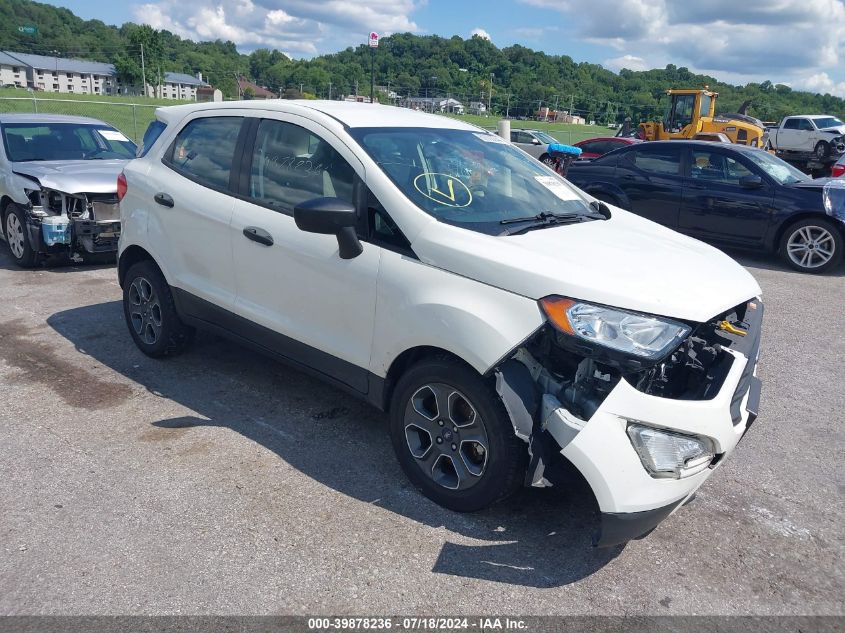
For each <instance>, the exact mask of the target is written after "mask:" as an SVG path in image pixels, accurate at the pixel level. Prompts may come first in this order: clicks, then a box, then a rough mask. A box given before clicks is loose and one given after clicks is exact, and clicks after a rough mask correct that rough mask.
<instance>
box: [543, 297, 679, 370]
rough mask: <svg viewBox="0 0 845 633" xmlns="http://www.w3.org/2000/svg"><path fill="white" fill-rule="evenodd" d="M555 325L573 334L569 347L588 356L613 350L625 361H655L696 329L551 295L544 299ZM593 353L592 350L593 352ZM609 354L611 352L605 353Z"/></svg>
mask: <svg viewBox="0 0 845 633" xmlns="http://www.w3.org/2000/svg"><path fill="white" fill-rule="evenodd" d="M540 305H541V306H542V308H543V311H544V312H545V313H546V316H547V317H548V319H549V321H550V322H551V324H552V325H553V326H554V327H555V328H556V329H557V330H558V331H560V332H562V333H564V334H568V335H569V337H571V341H570V344H569V345H568V347H573V348H574V349H573V351H577V352H580V353H584V354H585V355H587V356H596V355H602V354H601V353H599V354H596V353H594V352H595V351H596V350H598V351H599V352H601V351H602V350H606V351H607V352H610V354H609V355H610V356H611V358H608V359H606V360H607V361H612V357H613V356H617V357H621V359H620V360H621V362H620V361H617V362H616V363H613V364H617V365H625V364H629V363H626V362H625V360H628V359H630V360H634V361H635V362H636V361H640V362H639V363H637V364H639V365H650V364H653V363H655V362H657V361H659V360H661V359H662V358H664V357H665V356H666V355H667V354H669V353H670V352H672V351H673V350H675V349H676V348H677V347H678V345H680V343H681V342H682V341H683V340H684V339H685V338H686V337H687V336H688V335H689V333H690V332H691V330H692V328H690V326H688V325H686V324H685V323H680V322H678V321H673V320H671V319H666V318H664V317H657V316H651V315H646V314H638V313H636V312H628V311H627V310H620V309H619V308H611V307H607V306H601V305H595V304H591V303H585V302H583V301H575V300H573V299H567V298H565V297H557V296H551V297H546V298H545V299H542V300H541V301H540ZM591 351H592V352H593V353H590V352H591ZM605 355H607V354H605Z"/></svg>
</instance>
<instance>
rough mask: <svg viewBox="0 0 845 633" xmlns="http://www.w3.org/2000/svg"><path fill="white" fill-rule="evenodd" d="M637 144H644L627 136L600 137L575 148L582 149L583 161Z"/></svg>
mask: <svg viewBox="0 0 845 633" xmlns="http://www.w3.org/2000/svg"><path fill="white" fill-rule="evenodd" d="M635 143H642V140H640V139H638V138H629V137H625V136H599V137H596V138H588V139H587V140H586V141H579V142H577V143H575V144H574V146H575V147H580V148H581V160H592V159H594V158H598V157H599V156H604V155H605V154H607V153H608V152H612V151H613V150H615V149H619V148H620V147H626V146H627V145H633V144H635Z"/></svg>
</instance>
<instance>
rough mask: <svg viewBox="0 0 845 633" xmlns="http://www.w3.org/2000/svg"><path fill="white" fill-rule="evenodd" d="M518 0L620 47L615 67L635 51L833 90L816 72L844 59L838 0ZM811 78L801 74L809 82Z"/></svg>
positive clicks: (843, 8) (659, 60) (584, 35)
mask: <svg viewBox="0 0 845 633" xmlns="http://www.w3.org/2000/svg"><path fill="white" fill-rule="evenodd" d="M521 2H523V3H524V4H527V5H531V6H535V7H541V8H544V9H548V10H553V11H556V12H559V13H562V14H563V15H564V16H565V19H566V21H567V23H568V24H570V25H572V28H573V29H574V31H575V34H576V36H577V37H579V38H580V39H581V40H583V41H588V42H592V43H597V44H602V45H605V46H610V47H612V48H615V49H617V50H619V51H620V53H621V55H620V56H619V57H614V58H613V59H609V60H607V64H608V66H609V67H611V68H614V70H615V69H616V67H623V66H628V67H630V64H625V63H624V60H625V59H626V58H638V59H640V60H642V61H643V65H644V66H645V67H659V66H662V65H665V64H666V63H673V64H676V65H678V66H687V67H688V68H690V69H692V70H696V71H702V70H703V69H708V70H709V71H710V72H711V73H713V74H716V76H717V77H720V78H721V77H722V76H723V75H725V74H731V75H732V76H734V77H738V78H744V80H745V81H750V80H753V79H751V78H752V77H759V76H768V77H770V78H771V79H773V80H775V81H781V82H784V81H787V80H789V79H791V78H796V77H797V78H801V77H808V78H810V77H816V80H815V84H818V85H819V86H820V87H822V88H825V87H828V86H833V89H839V88H838V85H837V84H836V81H835V80H831V83H830V84H827V83H826V82H825V81H824V80H823V79H820V78H818V75H819V74H820V73H825V72H826V71H833V70H834V69H836V68H837V66H839V65H840V64H841V63H842V62H843V61H845V46H843V43H845V3H843V2H842V0H751V1H747V2H745V3H737V2H736V0H710V1H708V2H706V3H688V2H678V1H675V0H521ZM620 63H621V66H620ZM632 69H633V68H632ZM793 83H795V82H793ZM815 84H814V83H813V82H810V81H809V79H807V80H805V81H804V85H805V86H806V87H807V88H808V89H809V88H810V86H811V85H815Z"/></svg>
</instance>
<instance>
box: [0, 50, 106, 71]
mask: <svg viewBox="0 0 845 633" xmlns="http://www.w3.org/2000/svg"><path fill="white" fill-rule="evenodd" d="M2 52H3V54H4V55H7V56H8V57H10V58H11V59H13V60H17V61H16V62H13V63H14V65H23V66H31V67H32V68H35V69H37V70H61V71H64V72H72V73H86V74H87V73H93V74H96V75H114V74H115V70H114V66H113V65H112V64H104V63H102V62H92V61H88V60H86V59H68V58H66V57H52V56H49V55H33V54H31V53H15V52H14V51H2ZM3 63H9V62H3Z"/></svg>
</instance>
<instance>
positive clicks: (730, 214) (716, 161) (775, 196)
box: [567, 141, 845, 273]
mask: <svg viewBox="0 0 845 633" xmlns="http://www.w3.org/2000/svg"><path fill="white" fill-rule="evenodd" d="M567 178H568V179H569V180H570V181H571V182H572V183H574V184H575V185H577V186H578V187H580V188H581V189H583V190H584V191H586V192H587V193H589V194H590V195H592V196H594V197H596V198H598V199H600V200H603V201H605V202H608V203H610V204H613V205H616V206H618V207H621V208H623V209H627V210H629V211H632V212H634V213H636V214H637V215H641V216H643V217H646V218H648V219H650V220H654V221H655V222H659V223H660V224H663V225H665V226H668V227H670V228H672V229H675V230H677V231H680V232H681V233H686V234H688V235H691V236H693V237H696V238H699V239H702V240H706V241H709V242H714V243H717V244H719V245H723V246H728V247H737V248H747V249H754V250H766V251H770V252H778V253H780V255H781V256H782V257H783V259H784V260H785V261H786V262H787V263H788V264H789V265H790V266H792V267H793V268H795V269H797V270H800V271H803V272H812V273H821V272H824V271H827V270H830V269H831V268H833V267H835V266H836V265H837V264H838V263H839V262H840V260H841V259H842V253H843V247H844V246H845V244H844V243H845V209H843V208H842V206H838V205H828V207H829V208H828V209H825V205H824V203H823V196H822V189H823V187H824V184H825V181H824V180H811V179H810V178H808V177H807V176H805V175H804V174H802V173H801V172H800V171H798V170H797V169H795V168H794V167H792V166H791V165H789V164H787V163H785V162H784V161H782V160H780V159H779V158H777V157H775V156H772V155H771V154H769V153H768V152H765V151H763V150H760V149H755V148H751V147H746V146H743V145H722V144H714V143H707V142H702V141H657V142H651V143H639V144H637V145H631V146H630V147H625V148H622V149H618V150H615V151H613V152H610V153H609V154H605V155H604V156H602V157H601V158H597V159H595V160H593V161H590V162H581V163H575V164H573V165H572V166H571V167H570V169H569V173H568V174H567Z"/></svg>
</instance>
